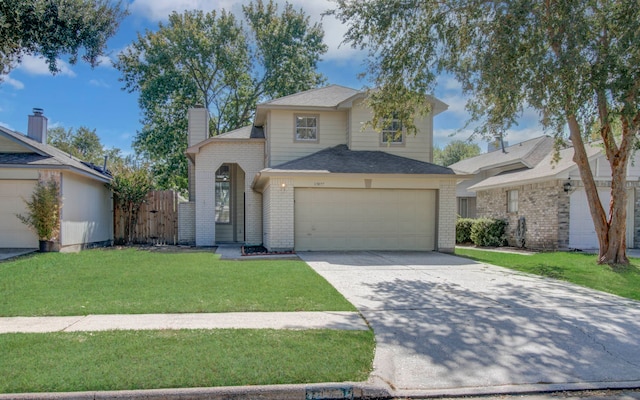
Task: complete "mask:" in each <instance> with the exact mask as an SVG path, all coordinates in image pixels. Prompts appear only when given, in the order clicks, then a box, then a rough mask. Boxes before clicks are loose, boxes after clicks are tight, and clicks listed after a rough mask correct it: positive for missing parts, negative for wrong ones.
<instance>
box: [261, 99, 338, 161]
mask: <svg viewBox="0 0 640 400" xmlns="http://www.w3.org/2000/svg"><path fill="white" fill-rule="evenodd" d="M296 115H317V116H318V117H319V119H318V129H319V131H318V140H317V141H315V142H301V141H296V140H295V116H296ZM347 121H348V111H347V110H344V111H342V110H340V111H301V110H296V111H293V110H291V111H290V110H270V111H269V116H268V118H267V127H266V136H267V140H268V150H267V154H268V160H267V165H268V166H269V167H273V166H276V165H279V164H282V163H285V162H287V161H291V160H295V159H298V158H300V157H304V156H307V155H309V154H313V153H315V152H318V151H320V150H322V149H325V148H327V147H334V146H337V145H339V144H346V143H347V129H348V126H347V125H348V124H347Z"/></svg>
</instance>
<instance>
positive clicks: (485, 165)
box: [449, 136, 554, 174]
mask: <svg viewBox="0 0 640 400" xmlns="http://www.w3.org/2000/svg"><path fill="white" fill-rule="evenodd" d="M553 142H554V141H553V138H550V137H548V136H540V137H537V138H535V139H530V140H527V141H524V142H522V143H518V144H514V145H512V146H508V147H506V148H505V152H502V151H500V150H497V151H492V152H490V153H484V154H480V155H478V156H475V157H471V158H467V159H466V160H462V161H459V162H457V163H455V164H452V165H450V166H449V168H451V169H453V170H455V171H458V172H462V173H466V174H476V173H478V172H479V171H480V170H486V169H489V168H494V167H499V166H505V165H510V164H518V163H520V164H522V166H523V167H529V168H531V167H534V166H535V165H537V164H538V163H539V162H540V160H542V159H543V158H544V157H545V156H546V155H547V154H549V152H550V151H551V150H552V149H553Z"/></svg>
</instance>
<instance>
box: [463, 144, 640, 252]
mask: <svg viewBox="0 0 640 400" xmlns="http://www.w3.org/2000/svg"><path fill="white" fill-rule="evenodd" d="M523 148H525V149H528V150H529V151H528V152H526V154H527V156H522V158H523V159H525V160H528V162H527V164H528V165H526V166H525V165H524V162H523V163H522V164H521V167H520V168H518V169H511V170H508V171H502V172H499V173H497V174H494V175H492V176H484V177H482V178H478V177H476V178H472V179H471V184H467V182H463V183H462V184H461V185H464V186H465V191H467V192H468V191H470V192H475V194H476V215H477V217H489V218H499V219H504V220H506V221H507V222H508V226H507V240H508V241H509V244H510V245H512V246H520V245H522V244H524V246H526V247H528V248H532V249H550V250H555V249H594V248H597V247H598V240H597V237H596V234H595V228H594V226H593V221H592V219H591V214H590V212H589V206H588V203H587V198H586V193H585V189H584V186H583V185H582V180H581V179H580V174H579V171H578V167H577V165H576V164H575V163H574V162H573V161H572V158H573V148H566V149H563V150H560V152H559V156H560V160H559V161H558V162H555V163H554V162H553V156H554V149H553V142H552V139H550V138H548V137H540V138H536V139H532V140H529V141H527V142H523V143H522V144H516V145H514V146H510V147H507V148H506V149H505V152H506V155H503V154H501V153H498V152H495V153H488V155H489V156H491V157H487V154H483V155H481V156H477V157H474V158H472V159H468V160H465V161H462V162H460V163H458V165H455V164H454V165H453V166H452V168H454V169H456V170H457V171H462V168H461V165H460V164H462V166H463V167H464V165H467V166H469V165H475V166H478V164H479V161H481V158H482V157H484V158H482V159H483V160H485V162H486V163H487V164H489V165H486V166H485V167H484V169H485V170H487V169H489V168H493V167H490V165H494V166H495V164H497V163H498V162H499V160H500V158H501V157H508V156H509V155H511V157H512V158H513V155H514V153H516V152H517V151H520V150H522V149H523ZM542 149H545V151H546V154H545V155H544V157H539V154H540V153H541V150H542ZM532 152H533V153H538V156H535V157H533V158H531V154H532ZM520 154H521V155H522V154H523V153H520ZM587 154H588V155H589V160H590V164H591V168H592V171H593V172H594V177H595V180H596V184H597V186H598V188H599V189H598V193H599V195H600V200H601V201H602V203H603V205H604V206H605V210H607V209H608V204H609V200H610V198H611V194H610V187H611V170H610V168H609V163H608V161H607V160H606V158H605V155H604V153H603V150H602V148H600V147H597V146H589V145H587ZM515 158H518V157H515ZM536 159H537V161H535V160H536ZM532 160H534V161H533V162H532ZM638 161H640V160H639V159H638V158H636V160H635V161H632V162H630V165H629V167H628V170H627V179H628V180H627V188H628V190H627V198H628V203H627V237H626V242H627V246H628V247H638V245H639V244H640V243H639V239H640V235H638V233H637V229H638V223H639V222H640V212H639V209H638V207H634V205H635V203H636V201H637V200H638V199H639V198H640V191H639V190H640V189H639V183H638V178H639V177H640V163H639V162H638ZM463 163H464V164H463Z"/></svg>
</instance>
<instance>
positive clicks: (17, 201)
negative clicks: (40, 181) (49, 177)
mask: <svg viewBox="0 0 640 400" xmlns="http://www.w3.org/2000/svg"><path fill="white" fill-rule="evenodd" d="M35 185H36V181H33V180H1V181H0V247H2V248H35V247H38V237H37V236H36V235H35V233H33V231H32V230H31V229H29V228H28V227H27V226H26V225H25V224H23V223H22V222H21V221H20V220H19V219H18V218H17V217H16V214H25V213H26V211H27V208H26V205H25V204H24V201H23V199H29V198H30V197H31V194H32V193H33V190H34V188H35Z"/></svg>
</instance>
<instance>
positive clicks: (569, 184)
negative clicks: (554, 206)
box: [562, 178, 571, 193]
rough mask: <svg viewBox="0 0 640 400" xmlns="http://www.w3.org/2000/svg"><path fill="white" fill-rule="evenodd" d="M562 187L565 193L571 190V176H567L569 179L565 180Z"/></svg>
mask: <svg viewBox="0 0 640 400" xmlns="http://www.w3.org/2000/svg"><path fill="white" fill-rule="evenodd" d="M562 188H563V189H564V192H565V193H569V191H570V190H571V178H569V180H568V181H566V182H565V183H564V185H562Z"/></svg>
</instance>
